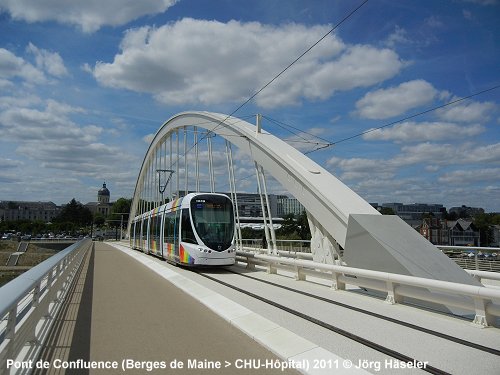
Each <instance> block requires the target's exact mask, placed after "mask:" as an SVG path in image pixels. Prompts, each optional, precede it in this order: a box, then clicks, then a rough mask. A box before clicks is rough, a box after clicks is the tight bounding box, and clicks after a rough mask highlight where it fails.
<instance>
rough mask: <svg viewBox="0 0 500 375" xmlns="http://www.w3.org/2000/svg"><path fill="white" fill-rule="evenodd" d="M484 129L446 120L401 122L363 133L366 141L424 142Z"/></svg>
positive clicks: (474, 132) (471, 135) (463, 136)
mask: <svg viewBox="0 0 500 375" xmlns="http://www.w3.org/2000/svg"><path fill="white" fill-rule="evenodd" d="M484 131H485V128H484V126H481V125H479V124H474V125H469V126H460V125H456V124H452V123H447V122H421V123H415V122H403V123H401V124H397V125H394V126H391V127H388V128H384V129H376V130H373V131H370V132H369V133H366V134H364V135H363V139H365V140H368V141H395V142H425V141H433V142H436V141H443V140H451V139H460V138H468V137H473V136H476V135H478V134H481V133H482V132H484Z"/></svg>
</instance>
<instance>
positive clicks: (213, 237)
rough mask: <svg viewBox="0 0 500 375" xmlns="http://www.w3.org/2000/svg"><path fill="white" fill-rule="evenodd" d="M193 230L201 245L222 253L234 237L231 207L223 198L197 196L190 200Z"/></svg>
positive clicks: (227, 200)
mask: <svg viewBox="0 0 500 375" xmlns="http://www.w3.org/2000/svg"><path fill="white" fill-rule="evenodd" d="M191 215H192V217H193V223H194V229H195V231H196V233H198V236H200V238H201V240H202V241H203V243H204V244H205V245H206V246H207V247H209V248H211V249H212V250H215V251H224V250H226V249H227V248H228V247H229V246H231V242H232V240H233V236H234V218H233V205H232V203H231V201H230V200H229V199H228V198H227V197H224V196H217V195H199V196H196V197H194V198H193V199H192V200H191Z"/></svg>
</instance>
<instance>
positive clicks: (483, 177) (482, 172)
mask: <svg viewBox="0 0 500 375" xmlns="http://www.w3.org/2000/svg"><path fill="white" fill-rule="evenodd" d="M498 176H500V168H481V169H470V170H459V171H453V172H449V173H445V174H443V175H442V176H440V177H439V182H442V183H457V184H468V183H471V184H477V183H478V182H479V181H481V182H491V183H497V182H498Z"/></svg>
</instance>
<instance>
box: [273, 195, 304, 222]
mask: <svg viewBox="0 0 500 375" xmlns="http://www.w3.org/2000/svg"><path fill="white" fill-rule="evenodd" d="M305 210H306V209H305V208H304V206H303V205H302V204H301V203H300V202H299V201H298V199H297V198H288V197H286V196H281V197H280V198H278V217H284V216H286V215H290V214H292V215H295V216H297V215H300V214H301V213H302V212H304V211H305Z"/></svg>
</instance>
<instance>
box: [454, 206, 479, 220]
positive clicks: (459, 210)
mask: <svg viewBox="0 0 500 375" xmlns="http://www.w3.org/2000/svg"><path fill="white" fill-rule="evenodd" d="M448 213H450V214H453V213H454V214H456V215H457V217H462V218H463V217H474V216H476V215H478V214H484V209H482V208H481V207H467V206H462V207H452V208H450V209H449V210H448Z"/></svg>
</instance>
